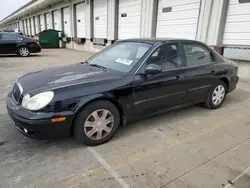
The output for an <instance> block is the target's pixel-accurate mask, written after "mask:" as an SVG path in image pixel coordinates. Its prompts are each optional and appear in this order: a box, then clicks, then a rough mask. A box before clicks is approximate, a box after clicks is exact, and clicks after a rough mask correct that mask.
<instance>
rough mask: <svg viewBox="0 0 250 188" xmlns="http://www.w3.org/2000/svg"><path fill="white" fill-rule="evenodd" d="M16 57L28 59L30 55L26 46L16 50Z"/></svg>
mask: <svg viewBox="0 0 250 188" xmlns="http://www.w3.org/2000/svg"><path fill="white" fill-rule="evenodd" d="M18 55H19V56H21V57H28V56H29V55H30V50H29V48H28V47H26V46H21V47H19V48H18Z"/></svg>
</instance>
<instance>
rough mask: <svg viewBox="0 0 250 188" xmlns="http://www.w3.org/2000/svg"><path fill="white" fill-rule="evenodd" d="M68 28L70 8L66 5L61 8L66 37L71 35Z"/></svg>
mask: <svg viewBox="0 0 250 188" xmlns="http://www.w3.org/2000/svg"><path fill="white" fill-rule="evenodd" d="M70 28H71V27H70V9H69V7H66V8H63V31H64V34H65V36H66V37H71V29H70Z"/></svg>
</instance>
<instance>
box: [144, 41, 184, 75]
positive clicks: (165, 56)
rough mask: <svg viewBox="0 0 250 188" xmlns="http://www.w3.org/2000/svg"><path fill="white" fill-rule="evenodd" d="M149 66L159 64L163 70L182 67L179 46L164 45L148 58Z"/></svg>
mask: <svg viewBox="0 0 250 188" xmlns="http://www.w3.org/2000/svg"><path fill="white" fill-rule="evenodd" d="M147 64H157V65H160V66H161V67H162V69H163V70H170V69H175V68H179V67H181V66H182V62H181V57H180V53H179V49H178V44H164V45H162V46H160V47H159V48H158V49H156V51H154V52H153V54H152V55H151V56H150V57H149V58H148V60H147Z"/></svg>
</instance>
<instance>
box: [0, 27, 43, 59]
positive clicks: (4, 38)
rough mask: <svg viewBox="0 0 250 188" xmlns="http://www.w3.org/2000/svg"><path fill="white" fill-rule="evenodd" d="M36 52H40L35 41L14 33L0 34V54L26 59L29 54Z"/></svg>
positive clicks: (38, 45) (39, 47)
mask: <svg viewBox="0 0 250 188" xmlns="http://www.w3.org/2000/svg"><path fill="white" fill-rule="evenodd" d="M38 52H41V46H40V44H39V42H38V41H37V40H35V39H32V38H28V37H25V36H21V35H19V34H16V33H6V32H0V54H18V55H19V56H21V57H27V56H29V55H30V53H38Z"/></svg>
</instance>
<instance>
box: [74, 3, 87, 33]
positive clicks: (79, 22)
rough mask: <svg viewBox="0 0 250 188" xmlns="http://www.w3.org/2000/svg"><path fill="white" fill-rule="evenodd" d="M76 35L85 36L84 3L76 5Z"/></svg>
mask: <svg viewBox="0 0 250 188" xmlns="http://www.w3.org/2000/svg"><path fill="white" fill-rule="evenodd" d="M76 36H77V37H79V38H86V24H85V4H84V3H80V4H77V5H76Z"/></svg>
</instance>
